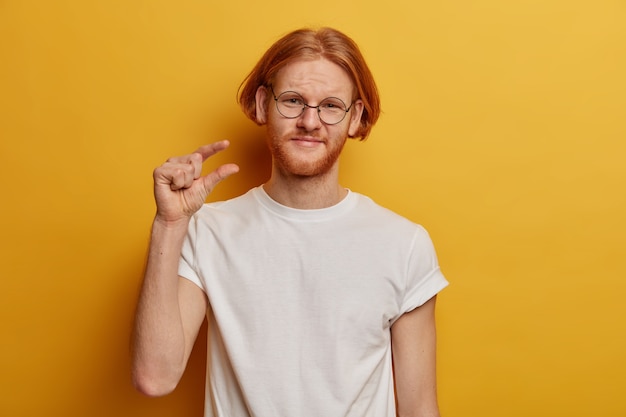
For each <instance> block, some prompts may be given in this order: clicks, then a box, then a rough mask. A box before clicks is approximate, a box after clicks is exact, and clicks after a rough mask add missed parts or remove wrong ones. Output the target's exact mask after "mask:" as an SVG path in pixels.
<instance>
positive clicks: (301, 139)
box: [291, 136, 324, 147]
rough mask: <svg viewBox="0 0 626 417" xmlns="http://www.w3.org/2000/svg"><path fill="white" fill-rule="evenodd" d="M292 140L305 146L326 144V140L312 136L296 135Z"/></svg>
mask: <svg viewBox="0 0 626 417" xmlns="http://www.w3.org/2000/svg"><path fill="white" fill-rule="evenodd" d="M291 141H292V142H295V143H296V144H298V145H300V146H305V147H314V146H319V145H323V144H324V141H323V140H322V139H320V138H316V137H312V136H296V137H294V138H292V139H291Z"/></svg>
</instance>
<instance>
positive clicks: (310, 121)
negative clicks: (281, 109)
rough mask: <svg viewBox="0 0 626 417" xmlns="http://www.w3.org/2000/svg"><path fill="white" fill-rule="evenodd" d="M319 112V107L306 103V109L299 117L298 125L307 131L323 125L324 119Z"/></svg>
mask: <svg viewBox="0 0 626 417" xmlns="http://www.w3.org/2000/svg"><path fill="white" fill-rule="evenodd" d="M318 112H319V109H318V108H317V107H313V106H308V105H305V107H304V111H303V112H302V114H301V115H300V117H298V127H301V128H303V129H305V130H306V131H307V132H310V131H312V130H316V129H319V128H320V127H322V121H321V120H320V117H319V113H318Z"/></svg>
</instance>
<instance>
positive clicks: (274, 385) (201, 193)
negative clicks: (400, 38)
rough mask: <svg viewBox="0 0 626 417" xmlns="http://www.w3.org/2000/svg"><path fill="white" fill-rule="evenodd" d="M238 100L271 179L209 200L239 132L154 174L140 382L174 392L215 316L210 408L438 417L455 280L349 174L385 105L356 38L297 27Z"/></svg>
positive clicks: (222, 415)
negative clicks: (441, 327)
mask: <svg viewBox="0 0 626 417" xmlns="http://www.w3.org/2000/svg"><path fill="white" fill-rule="evenodd" d="M240 103H241V105H242V108H243V110H244V112H245V113H246V114H247V115H248V116H249V117H250V118H251V119H252V120H254V121H255V122H256V123H258V124H260V125H265V126H266V128H267V143H268V146H269V148H270V150H271V154H272V172H271V178H270V179H269V181H268V182H267V183H265V184H263V185H262V186H259V187H257V188H254V189H252V190H250V191H249V192H248V193H246V194H244V195H243V196H240V197H238V198H235V199H232V200H229V201H224V202H216V203H210V204H205V199H206V198H207V196H208V194H209V193H210V192H211V190H212V189H213V187H215V185H216V184H217V183H218V182H220V181H221V180H223V179H224V178H226V177H228V176H229V175H231V174H233V173H235V172H237V170H238V167H237V166H236V165H233V164H227V165H223V166H220V167H219V168H217V169H215V170H214V171H213V172H211V173H210V174H209V175H207V176H204V177H202V176H201V169H202V164H203V162H204V161H205V160H206V159H207V158H209V157H210V156H212V155H214V154H215V153H217V152H220V151H222V150H224V149H225V148H226V147H228V145H229V144H228V142H227V141H222V142H217V143H213V144H210V145H206V146H203V147H201V148H199V149H198V150H197V151H196V152H194V153H192V154H189V155H186V156H182V157H176V158H171V159H169V160H168V161H167V162H166V163H165V164H164V165H162V166H161V167H159V168H157V169H156V170H155V171H154V182H155V185H154V187H155V198H156V204H157V214H156V217H155V219H154V223H153V228H152V239H151V243H150V253H149V258H148V264H147V268H146V273H145V278H144V284H143V288H142V292H141V296H140V300H139V303H138V309H137V317H136V325H135V334H134V343H133V346H134V351H133V352H134V353H133V378H134V382H135V384H136V386H137V387H138V389H139V390H140V391H142V392H144V393H146V394H148V395H164V394H167V393H169V392H170V391H172V390H173V389H174V388H175V387H176V385H177V383H178V381H179V379H180V377H181V376H182V374H183V371H184V369H185V366H186V363H187V360H188V358H189V355H190V353H191V349H192V346H193V344H194V342H195V339H196V336H197V333H198V330H199V328H200V326H201V324H202V322H203V320H204V318H205V317H207V318H208V321H209V342H208V360H207V368H208V369H207V386H206V404H205V410H206V411H205V416H207V417H208V416H219V417H248V416H250V417H251V416H255V417H308V416H311V417H313V416H315V417H319V416H324V417H340V416H341V417H348V416H350V417H393V416H396V415H398V416H420V417H434V416H438V415H439V411H438V406H437V397H436V382H435V319H434V311H435V296H436V294H437V293H438V292H439V291H440V290H441V289H443V288H444V287H445V286H446V285H447V282H446V280H445V278H444V277H443V275H442V274H441V272H440V270H439V267H438V264H437V258H436V255H435V252H434V249H433V247H432V244H431V241H430V239H429V237H428V234H427V233H426V231H425V230H424V229H423V228H422V227H420V226H418V225H416V224H414V223H412V222H410V221H408V220H406V219H404V218H402V217H400V216H398V215H396V214H394V213H392V212H390V211H388V210H386V209H384V208H382V207H380V206H378V205H376V204H375V203H374V202H373V201H372V200H370V199H369V198H367V197H365V196H363V195H360V194H357V193H354V192H351V191H349V190H348V189H346V188H344V187H342V186H341V185H340V184H339V182H338V172H339V165H338V158H339V155H340V153H341V150H342V148H343V145H344V144H345V142H346V139H347V138H348V137H351V138H359V137H360V138H365V137H366V136H367V135H368V134H369V131H370V129H371V127H372V126H373V125H374V123H375V122H376V120H377V118H378V115H379V112H380V109H379V100H378V94H377V91H376V86H375V83H374V80H373V78H372V75H371V73H370V71H369V69H368V68H367V65H366V64H365V61H364V59H363V57H362V56H361V53H360V52H359V50H358V47H357V46H356V44H355V43H354V42H353V41H352V40H351V39H350V38H348V37H347V36H345V35H344V34H342V33H340V32H338V31H336V30H333V29H328V28H324V29H321V30H318V31H313V30H298V31H295V32H292V33H290V34H288V35H286V36H285V37H283V38H282V39H280V40H279V41H278V42H276V44H274V45H273V46H272V47H271V48H270V49H269V50H268V51H267V52H266V53H265V55H264V56H263V57H262V58H261V61H260V62H259V63H258V64H257V66H256V67H255V68H254V69H253V71H252V72H251V73H250V75H249V76H248V78H247V79H246V81H245V82H244V85H243V87H242V89H241V91H240Z"/></svg>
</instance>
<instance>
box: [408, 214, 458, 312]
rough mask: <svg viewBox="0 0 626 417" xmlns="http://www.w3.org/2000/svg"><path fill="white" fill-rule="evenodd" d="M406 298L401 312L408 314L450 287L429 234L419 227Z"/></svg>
mask: <svg viewBox="0 0 626 417" xmlns="http://www.w3.org/2000/svg"><path fill="white" fill-rule="evenodd" d="M406 279H407V281H406V287H405V291H404V297H403V299H402V300H401V305H400V311H401V313H402V314H404V313H407V312H409V311H411V310H414V309H415V308H417V307H419V306H421V305H422V304H424V303H425V302H426V301H428V300H430V299H431V298H432V297H434V296H435V295H436V294H437V293H439V291H441V290H442V289H444V288H445V287H446V286H447V285H448V281H447V280H446V278H445V277H444V276H443V273H442V272H441V269H440V268H439V262H438V260H437V254H436V253H435V248H434V246H433V243H432V241H431V239H430V236H429V235H428V232H427V231H426V230H425V229H424V228H423V227H421V226H418V228H417V230H416V232H415V236H414V238H413V247H412V250H411V255H410V257H409V260H408V265H407V277H406Z"/></svg>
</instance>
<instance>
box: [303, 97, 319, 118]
mask: <svg viewBox="0 0 626 417" xmlns="http://www.w3.org/2000/svg"><path fill="white" fill-rule="evenodd" d="M302 104H303V106H302V113H300V116H301V117H302V116H303V115H304V114H305V113H306V109H315V110H317V111H316V113H317V117H319V119H320V121H323V120H322V108H321V107H320V104H318V105H317V106H311V105H310V104H308V103H305V102H304V101H303V102H302Z"/></svg>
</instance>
